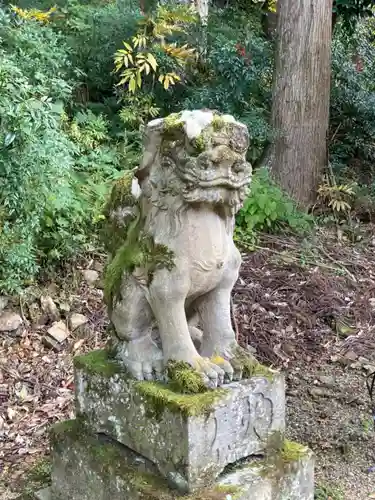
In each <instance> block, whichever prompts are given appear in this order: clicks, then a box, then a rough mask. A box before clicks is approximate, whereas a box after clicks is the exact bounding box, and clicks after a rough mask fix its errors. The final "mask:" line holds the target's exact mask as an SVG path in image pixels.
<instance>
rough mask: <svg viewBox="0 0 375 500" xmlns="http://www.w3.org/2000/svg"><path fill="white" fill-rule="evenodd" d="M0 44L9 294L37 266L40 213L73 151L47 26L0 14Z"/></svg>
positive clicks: (68, 85) (55, 46)
mask: <svg viewBox="0 0 375 500" xmlns="http://www.w3.org/2000/svg"><path fill="white" fill-rule="evenodd" d="M0 40H1V42H0V116H1V122H0V144H1V153H0V186H1V189H0V213H1V218H0V229H1V232H0V289H3V290H4V289H5V290H7V291H14V290H16V289H17V287H18V286H19V285H20V284H21V283H22V282H23V281H24V280H25V279H29V278H32V277H33V276H34V275H35V273H36V271H37V269H38V264H37V253H38V251H37V248H36V246H35V240H36V237H37V235H38V233H39V231H40V229H41V220H42V218H43V216H44V211H45V209H46V207H47V205H48V202H49V199H50V198H51V196H56V197H57V198H58V197H59V194H60V192H61V190H62V189H64V187H65V186H66V183H67V179H68V178H69V175H70V169H71V167H72V164H73V158H72V152H73V150H74V146H73V144H72V143H71V141H70V140H69V138H68V137H67V136H66V135H65V134H63V133H61V130H60V124H59V122H60V113H61V110H62V106H63V102H65V101H67V100H68V99H69V97H70V94H71V91H72V84H73V82H72V81H70V80H69V79H68V78H66V75H67V73H68V72H69V70H70V66H69V62H68V53H67V50H66V47H65V45H64V43H63V41H62V40H61V38H60V37H59V36H58V35H56V34H55V33H53V31H52V30H51V29H50V28H49V27H47V26H43V27H42V26H41V25H39V24H38V23H37V22H35V21H30V22H23V21H22V20H21V21H19V22H17V21H12V20H11V19H10V16H9V15H7V14H6V13H5V12H4V10H0Z"/></svg>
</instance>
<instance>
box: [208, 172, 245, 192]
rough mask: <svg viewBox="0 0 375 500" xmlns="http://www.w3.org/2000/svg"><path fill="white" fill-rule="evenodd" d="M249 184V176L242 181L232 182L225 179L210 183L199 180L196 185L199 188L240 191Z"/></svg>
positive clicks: (219, 178) (217, 179)
mask: <svg viewBox="0 0 375 500" xmlns="http://www.w3.org/2000/svg"><path fill="white" fill-rule="evenodd" d="M250 182H251V175H249V176H246V177H244V178H242V179H238V180H233V179H231V178H226V177H218V178H216V179H213V180H211V181H205V180H199V181H198V184H199V187H200V188H205V189H209V188H225V189H230V190H235V189H241V188H243V187H245V186H246V185H247V184H250Z"/></svg>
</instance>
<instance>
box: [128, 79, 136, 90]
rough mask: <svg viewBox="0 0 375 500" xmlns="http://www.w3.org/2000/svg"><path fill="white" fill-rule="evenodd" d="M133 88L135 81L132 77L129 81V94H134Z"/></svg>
mask: <svg viewBox="0 0 375 500" xmlns="http://www.w3.org/2000/svg"><path fill="white" fill-rule="evenodd" d="M135 88H136V81H135V78H134V76H133V77H132V78H131V79H130V81H129V92H135Z"/></svg>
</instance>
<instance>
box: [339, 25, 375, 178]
mask: <svg viewBox="0 0 375 500" xmlns="http://www.w3.org/2000/svg"><path fill="white" fill-rule="evenodd" d="M374 29H375V24H374V21H373V19H371V20H367V21H365V22H362V23H360V24H359V25H358V26H357V29H356V31H355V33H354V35H353V36H351V37H350V38H348V36H347V35H346V34H345V33H344V32H338V33H337V34H336V36H335V38H334V41H333V47H332V48H333V51H332V52H333V53H332V71H333V77H332V91H331V123H330V137H331V143H330V154H331V163H332V166H333V169H334V171H335V174H336V175H339V177H345V178H349V179H350V180H353V181H355V182H358V184H370V183H371V182H372V176H373V164H374V161H375V146H374V145H375V86H374V76H375V58H374V51H375V45H374V40H373V33H374Z"/></svg>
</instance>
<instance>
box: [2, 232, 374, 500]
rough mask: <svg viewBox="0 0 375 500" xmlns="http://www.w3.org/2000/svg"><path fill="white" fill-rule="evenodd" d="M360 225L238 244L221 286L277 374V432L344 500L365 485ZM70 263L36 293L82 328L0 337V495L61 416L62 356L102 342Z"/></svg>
mask: <svg viewBox="0 0 375 500" xmlns="http://www.w3.org/2000/svg"><path fill="white" fill-rule="evenodd" d="M363 233H364V236H363V241H362V242H360V243H358V244H356V245H352V244H349V243H348V242H338V241H337V238H335V236H334V235H333V234H331V233H329V232H328V231H324V232H323V231H322V230H318V234H317V235H316V236H315V240H311V239H310V240H306V241H301V240H298V239H296V238H293V237H276V236H272V235H264V236H263V237H262V239H261V241H260V244H259V246H258V247H257V248H256V250H255V251H253V252H251V253H249V254H246V255H244V262H243V265H242V268H241V273H240V277H239V280H238V282H237V284H236V286H235V288H234V291H233V301H234V315H235V322H236V323H237V327H238V330H239V335H240V341H241V342H242V343H243V344H250V345H251V346H252V347H253V348H254V349H255V351H256V355H257V357H258V359H259V360H260V361H261V362H263V363H265V364H268V365H271V366H274V367H278V368H281V369H282V370H283V371H284V372H285V373H286V377H287V387H288V389H287V428H288V434H289V437H290V438H292V439H296V440H299V441H301V442H302V443H304V444H307V445H309V446H310V447H311V448H312V449H313V450H314V451H316V460H317V464H316V468H317V482H318V484H319V482H320V481H321V482H324V483H325V482H328V483H330V484H337V485H338V486H339V487H340V488H341V489H342V490H343V491H344V498H345V499H347V500H365V499H366V498H373V497H372V496H371V495H372V494H373V493H374V490H375V473H374V474H371V473H368V472H367V471H368V470H369V468H371V466H373V465H375V452H374V451H373V450H374V449H375V447H374V444H375V433H374V431H373V427H372V422H371V407H370V400H369V398H368V395H367V393H366V385H365V384H366V375H367V373H368V371H369V369H371V368H372V366H374V367H375V312H374V311H375V263H374V262H375V247H374V246H373V245H372V244H371V241H372V239H373V238H374V228H373V227H372V226H367V227H365V228H364V231H363ZM71 274H72V273H71V270H69V272H68V275H69V276H70V275H71ZM77 274H78V273H75V274H74V275H73V276H70V278H69V279H66V277H65V278H64V279H61V280H60V283H57V282H56V283H54V284H53V285H50V286H49V287H48V292H49V293H51V290H52V292H53V293H54V294H55V297H54V298H56V302H57V303H58V304H61V308H60V312H61V314H62V316H63V315H64V314H68V313H67V312H66V313H65V312H64V311H70V312H69V314H71V313H81V314H84V315H85V316H86V317H87V318H88V319H89V322H88V326H89V328H88V330H86V333H85V335H84V336H83V337H80V336H79V335H78V334H76V332H74V333H73V334H71V335H70V336H69V338H68V340H67V341H66V342H65V343H64V344H63V348H62V349H61V350H54V349H51V348H49V347H47V346H45V345H44V344H43V342H42V337H43V335H44V334H45V332H46V331H47V329H48V327H49V326H50V325H48V324H47V325H43V326H38V327H32V326H30V325H29V324H28V323H26V326H25V328H24V330H23V331H22V333H21V334H20V336H17V337H15V336H13V335H8V334H1V336H0V498H5V499H7V498H9V499H10V498H13V497H12V496H11V495H12V492H14V491H19V490H20V488H21V487H22V481H20V478H22V477H23V476H24V475H25V471H27V470H28V469H30V468H31V467H32V465H33V464H35V462H36V461H37V460H40V458H41V457H43V456H45V455H47V454H48V428H49V426H50V425H51V424H52V423H54V422H57V421H60V420H64V419H66V418H71V417H72V416H73V390H74V383H73V367H72V359H73V356H74V355H76V354H81V353H84V352H88V351H90V350H92V349H97V348H99V347H101V346H103V345H104V344H105V341H106V338H107V337H106V326H107V324H108V320H107V317H106V313H105V308H104V305H103V298H102V297H103V294H102V291H101V290H100V289H97V288H93V287H90V286H88V285H87V284H85V283H84V282H83V281H82V280H80V279H78V278H77ZM69 287H71V289H69ZM46 288H47V287H46ZM43 293H44V294H46V293H47V292H46V290H43ZM366 367H367V368H366ZM374 369H375V368H374ZM327 385H328V386H329V387H327ZM314 389H315V390H314ZM1 481H2V482H3V491H2V489H1ZM6 495H8V496H6Z"/></svg>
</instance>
